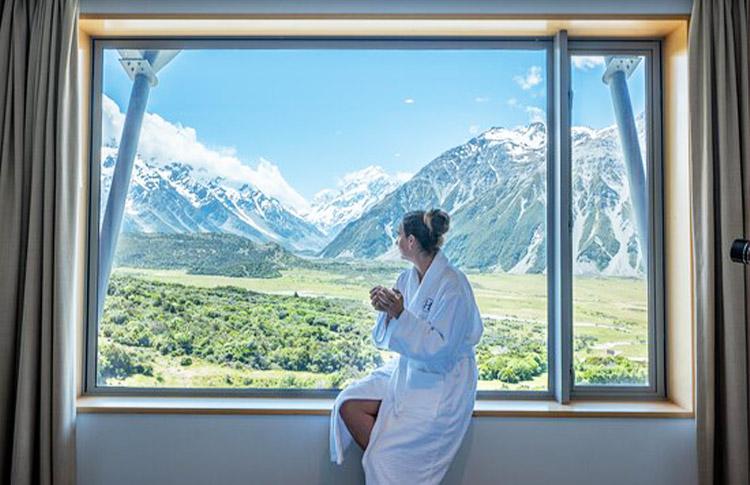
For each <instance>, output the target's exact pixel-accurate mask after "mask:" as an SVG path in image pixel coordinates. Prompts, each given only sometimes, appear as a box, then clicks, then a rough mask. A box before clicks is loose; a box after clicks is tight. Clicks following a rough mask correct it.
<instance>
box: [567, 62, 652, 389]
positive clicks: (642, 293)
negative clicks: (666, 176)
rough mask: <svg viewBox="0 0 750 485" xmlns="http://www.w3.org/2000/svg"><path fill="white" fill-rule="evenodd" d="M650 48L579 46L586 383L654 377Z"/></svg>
mask: <svg viewBox="0 0 750 485" xmlns="http://www.w3.org/2000/svg"><path fill="white" fill-rule="evenodd" d="M645 69H646V58H645V57H643V56H605V55H601V56H599V55H597V56H591V55H585V56H584V55H574V56H572V57H571V74H572V75H571V86H572V90H573V102H572V123H571V125H572V126H571V137H572V140H571V146H572V174H571V184H572V190H571V198H572V220H573V229H572V246H573V254H572V256H573V266H572V267H573V320H574V322H573V336H574V348H573V357H574V375H575V384H577V385H610V386H612V385H643V386H645V385H648V384H649V374H648V367H649V366H648V364H649V361H648V360H649V350H648V349H649V334H650V332H649V311H648V286H649V281H648V277H647V276H648V259H647V253H648V250H649V249H648V246H649V237H650V236H649V222H648V220H649V219H648V214H649V210H650V209H649V204H650V202H649V200H648V189H647V187H648V180H647V174H648V170H647V167H648V164H649V160H648V152H647V150H646V123H645V120H646V117H647V115H648V113H646V103H645V99H646V81H645V74H646V73H645Z"/></svg>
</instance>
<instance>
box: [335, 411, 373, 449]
mask: <svg viewBox="0 0 750 485" xmlns="http://www.w3.org/2000/svg"><path fill="white" fill-rule="evenodd" d="M380 402H381V401H380V400H379V399H377V400H376V399H348V400H346V401H344V403H343V404H342V405H341V407H340V408H339V414H340V415H341V418H342V419H343V420H344V423H345V424H346V427H347V429H348V430H349V432H350V433H351V435H352V437H353V438H354V441H356V442H357V444H358V445H359V446H360V448H362V449H363V450H364V449H366V448H367V444H368V443H369V442H370V433H371V432H372V427H373V426H375V419H377V417H378V410H379V409H380Z"/></svg>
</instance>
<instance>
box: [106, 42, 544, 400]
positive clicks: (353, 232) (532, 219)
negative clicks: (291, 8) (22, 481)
mask: <svg viewBox="0 0 750 485" xmlns="http://www.w3.org/2000/svg"><path fill="white" fill-rule="evenodd" d="M546 55H547V54H546V50H545V49H544V48H542V47H540V48H539V49H497V48H492V49H491V48H478V47H477V48H445V47H441V48H434V49H433V48H419V49H414V48H411V49H408V48H404V49H393V48H391V49H377V48H364V47H362V48H346V49H336V48H326V49H309V48H308V49H300V48H274V49H264V48H246V49H243V48H234V49H223V48H222V49H218V48H217V49H208V48H194V49H184V50H180V51H165V50H158V49H157V50H117V49H112V48H105V49H104V50H103V53H102V69H103V70H102V81H103V82H102V87H101V106H102V126H101V147H100V149H101V162H100V166H99V170H100V194H99V197H100V199H99V207H100V208H99V211H100V214H99V229H100V253H99V274H98V275H95V278H98V279H99V281H100V282H101V283H100V285H102V286H101V287H102V295H103V298H102V312H101V317H100V318H99V321H98V327H97V335H96V341H97V360H96V363H95V365H96V384H97V385H98V386H103V387H146V388H240V389H248V388H265V389H335V388H342V387H344V386H345V385H346V384H347V383H348V382H351V380H353V379H356V378H359V377H361V376H363V375H365V374H366V373H368V372H370V371H371V370H372V369H373V368H375V367H376V366H378V365H381V364H382V363H383V362H384V361H385V360H387V359H389V358H393V357H394V356H393V355H391V354H389V353H386V352H380V351H378V350H377V349H376V348H375V347H374V346H373V345H372V343H371V341H370V329H371V327H372V324H373V322H374V319H375V312H374V310H373V309H372V308H371V307H370V306H369V298H368V291H369V289H370V288H371V287H372V286H374V285H378V284H381V285H388V286H392V285H393V284H394V283H395V281H396V278H397V276H398V274H399V273H400V272H401V271H402V270H404V269H406V268H409V267H410V263H408V262H406V261H404V260H402V259H400V258H399V253H398V249H397V248H396V247H395V246H394V241H395V237H396V234H397V230H398V223H399V221H400V220H401V217H402V216H403V215H404V213H405V212H407V211H409V210H414V209H429V208H432V207H440V208H442V209H443V210H446V211H447V212H448V213H449V214H450V215H451V229H450V231H449V232H448V234H447V235H446V236H447V237H446V243H445V245H444V250H445V252H446V254H447V255H448V257H449V259H450V260H451V261H452V262H453V263H454V264H456V265H457V266H458V267H459V268H461V269H462V270H463V271H465V272H466V274H467V276H468V278H469V280H470V281H471V283H472V286H473V289H474V292H475V295H476V297H477V301H478V303H479V306H480V310H481V312H482V317H483V319H484V324H485V333H484V336H483V339H482V342H481V343H480V345H479V346H478V348H477V362H478V366H479V369H480V384H479V388H480V390H535V391H546V390H547V389H548V372H547V362H548V354H547V325H548V324H547V280H546V265H547V258H546V254H547V228H546V217H547V216H546V214H547V197H546V193H547V189H546V180H547V163H546V160H547V140H546V116H547V115H546V113H547V96H546V93H547V73H546V68H545V66H546V63H547V58H546ZM145 61H147V62H145ZM139 72H140V73H141V74H140V75H141V76H145V77H146V78H147V80H150V82H148V87H141V88H139V89H141V91H139V92H136V91H135V88H134V84H137V82H138V81H137V79H138V76H139V74H137V73H139ZM155 79H158V84H155V83H154V80H155ZM152 84H155V85H153V86H152ZM144 92H146V93H147V95H144ZM134 93H135V94H134ZM138 96H145V97H143V98H141V99H142V100H143V103H144V104H143V105H144V106H145V109H144V110H143V121H142V123H141V124H140V126H130V125H128V118H131V119H132V118H133V116H135V115H133V114H132V113H137V108H138V106H137V103H133V99H136V100H137V99H139V98H138ZM129 104H130V105H132V106H133V108H132V109H131V110H129V109H128V106H129ZM129 126H130V128H129ZM133 136H135V138H132V137H133ZM129 137H130V138H129ZM134 140H135V141H134ZM127 143H131V144H133V152H132V153H133V155H132V156H131V157H130V162H132V171H130V172H128V170H126V168H120V167H127V165H128V163H130V162H128V154H127V149H126V148H123V147H126V146H127ZM121 164H122V165H121ZM118 169H119V170H120V171H121V172H122V173H121V174H120V175H119V176H118ZM118 207H119V209H118ZM118 210H119V211H120V213H121V216H119V217H118ZM108 251H110V252H111V254H112V255H113V258H112V264H111V271H108V265H107V264H106V261H107V259H108V254H109V253H108Z"/></svg>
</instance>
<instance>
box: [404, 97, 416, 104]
mask: <svg viewBox="0 0 750 485" xmlns="http://www.w3.org/2000/svg"><path fill="white" fill-rule="evenodd" d="M404 104H414V99H412V98H406V99H405V100H404Z"/></svg>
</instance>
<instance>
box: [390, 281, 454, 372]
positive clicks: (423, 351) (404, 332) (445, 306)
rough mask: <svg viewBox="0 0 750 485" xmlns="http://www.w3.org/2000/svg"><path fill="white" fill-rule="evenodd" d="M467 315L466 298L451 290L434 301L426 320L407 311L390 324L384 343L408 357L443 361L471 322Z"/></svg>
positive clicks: (451, 352)
mask: <svg viewBox="0 0 750 485" xmlns="http://www.w3.org/2000/svg"><path fill="white" fill-rule="evenodd" d="M468 315H469V312H468V301H467V298H466V297H464V296H463V295H461V293H460V292H458V291H452V292H450V293H447V294H445V295H444V296H442V297H441V298H440V299H439V300H438V301H436V302H435V307H434V308H433V311H432V312H431V314H430V315H429V316H428V317H427V318H420V317H419V316H418V315H416V314H414V312H412V311H410V310H407V309H406V308H404V311H403V312H401V315H399V317H398V318H396V319H391V321H390V323H388V329H387V331H386V332H385V334H384V335H383V339H382V342H383V345H386V346H387V348H388V349H390V350H392V351H394V352H397V353H399V354H402V355H405V356H407V357H409V358H413V359H417V360H422V361H430V360H438V359H443V358H445V357H447V356H450V355H452V354H453V353H455V352H456V350H457V349H458V346H459V344H460V343H461V341H462V339H463V338H464V335H465V333H466V326H467V324H468V323H469V322H468V321H466V320H467V319H468Z"/></svg>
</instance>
